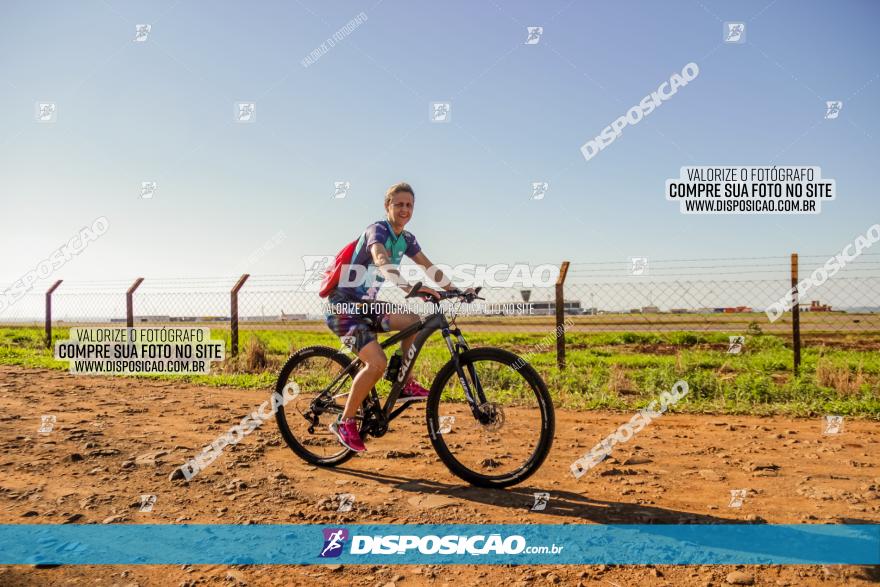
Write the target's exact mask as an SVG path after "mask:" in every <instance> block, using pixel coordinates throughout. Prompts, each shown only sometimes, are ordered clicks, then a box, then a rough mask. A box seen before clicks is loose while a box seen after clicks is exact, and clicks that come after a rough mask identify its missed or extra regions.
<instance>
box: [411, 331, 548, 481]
mask: <svg viewBox="0 0 880 587" xmlns="http://www.w3.org/2000/svg"><path fill="white" fill-rule="evenodd" d="M459 362H460V364H461V366H462V370H463V372H464V377H465V379H466V380H467V382H468V385H469V387H470V388H471V390H472V392H473V393H474V395H475V396H477V395H478V390H481V392H482V396H483V398H484V399H485V401H482V400H478V404H479V406H478V409H477V413H476V414H474V412H473V410H472V409H471V405H470V404H469V403H468V401H467V398H466V396H465V392H464V388H463V387H462V384H461V382H460V381H459V377H458V374H457V372H456V369H455V362H454V361H449V362H448V363H447V364H446V365H444V366H443V368H442V369H441V370H440V372H439V373H438V374H437V378H436V379H435V380H434V383H433V385H432V386H431V393H430V395H429V396H428V403H427V406H426V416H427V423H428V435H429V436H430V438H431V443H432V444H433V445H434V450H436V451H437V455H438V456H439V457H440V459H441V460H442V461H443V463H444V464H445V465H446V466H447V467H448V468H449V470H450V471H452V472H453V473H454V474H455V475H457V476H458V477H460V478H462V479H464V480H465V481H467V482H468V483H471V484H472V485H476V486H478V487H508V486H510V485H515V484H517V483H521V482H522V481H524V480H525V479H527V478H528V477H530V476H531V475H533V474H534V473H535V471H537V470H538V468H539V467H540V466H541V464H542V463H543V462H544V459H546V458H547V454H548V453H549V452H550V447H551V445H552V444H553V433H554V428H555V419H554V413H553V403H552V401H551V399H550V394H549V392H548V391H547V386H546V385H545V384H544V381H543V379H541V376H540V375H538V372H537V371H535V370H534V368H532V366H531V365H529V364H528V363H526V362H525V360H523V359H520V358H519V357H518V356H516V355H515V354H513V353H511V352H508V351H505V350H502V349H496V348H478V349H473V350H469V351H467V352H465V353H462V354H461V355H460V356H459Z"/></svg>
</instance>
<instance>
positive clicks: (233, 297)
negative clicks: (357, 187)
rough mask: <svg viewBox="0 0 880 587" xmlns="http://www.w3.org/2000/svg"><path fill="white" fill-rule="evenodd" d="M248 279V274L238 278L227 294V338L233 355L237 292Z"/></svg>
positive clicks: (236, 333) (236, 348) (236, 347)
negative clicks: (228, 312)
mask: <svg viewBox="0 0 880 587" xmlns="http://www.w3.org/2000/svg"><path fill="white" fill-rule="evenodd" d="M248 277H250V274H248V273H245V274H244V275H242V276H241V277H239V278H238V281H237V282H236V283H235V285H234V286H232V291H231V292H230V293H229V306H230V316H229V338H230V340H231V343H232V354H233V355H237V354H238V291H239V290H240V289H241V288H242V287H243V286H244V282H245V281H247V279H248Z"/></svg>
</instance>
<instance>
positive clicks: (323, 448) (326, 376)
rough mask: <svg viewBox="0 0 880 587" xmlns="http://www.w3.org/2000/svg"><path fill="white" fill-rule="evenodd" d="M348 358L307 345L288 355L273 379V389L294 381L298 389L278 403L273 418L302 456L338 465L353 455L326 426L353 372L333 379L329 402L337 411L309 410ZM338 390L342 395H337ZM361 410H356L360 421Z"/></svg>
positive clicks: (342, 400)
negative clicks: (294, 393) (284, 404)
mask: <svg viewBox="0 0 880 587" xmlns="http://www.w3.org/2000/svg"><path fill="white" fill-rule="evenodd" d="M350 363H351V359H350V358H349V357H347V356H346V355H344V354H342V353H341V352H339V351H337V350H336V349H332V348H330V347H323V346H313V347H307V348H304V349H302V350H300V351H297V352H296V353H295V354H294V355H293V356H291V357H290V358H289V359H288V360H287V363H285V365H284V367H282V368H281V372H280V373H279V374H278V381H277V382H276V383H275V391H276V392H277V393H279V394H281V393H283V390H284V388H285V386H287V385H288V384H289V383H296V384H297V385H298V386H299V389H300V392H299V395H298V396H297V397H296V399H294V400H292V401H291V402H289V403H288V404H287V405H286V406H279V407H278V411H277V412H276V413H275V420H276V422H277V423H278V429H279V431H280V432H281V436H282V438H284V442H286V443H287V446H289V447H290V449H291V450H292V451H293V452H295V453H296V454H297V455H298V456H299V457H300V458H302V459H303V460H305V461H307V462H309V463H312V464H313V465H320V466H325V467H333V466H336V465H340V464H342V463H344V462H345V461H347V460H349V459H350V458H351V457H353V456H354V452H353V451H350V450H348V449H347V448H345V447H344V446H342V445H341V444H340V443H339V441H338V440H337V439H336V436H335V435H334V434H333V433H332V432H330V430H329V428H328V426H329V425H330V423H331V422H332V421H333V420H335V419H336V417H337V415H338V414H339V413H341V412H342V408H343V407H344V406H345V401H346V400H347V399H348V393H349V392H350V391H351V380H352V378H353V377H354V373H348V374H346V376H345V378H343V379H342V380H341V381H339V382H337V384H336V385H335V386H334V391H333V393H334V394H336V397H334V398H332V400H331V402H330V403H331V404H332V407H333V408H334V409H336V410H337V411H325V410H320V411H319V412H320V413H317V412H315V411H313V406H312V402H313V401H314V400H315V398H317V397H318V396H319V395H320V394H321V393H322V392H323V391H324V390H326V389H327V387H328V386H330V384H331V383H332V382H333V380H334V379H336V377H337V376H338V375H339V374H340V372H341V371H342V370H343V369H345V368H346V367H348V365H349V364H350ZM340 394H342V395H340ZM361 415H362V410H358V419H359V421H360V422H359V423H360V424H361V425H362V423H363V418H361Z"/></svg>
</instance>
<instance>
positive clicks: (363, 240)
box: [336, 220, 422, 302]
mask: <svg viewBox="0 0 880 587" xmlns="http://www.w3.org/2000/svg"><path fill="white" fill-rule="evenodd" d="M376 243H380V244H382V245H384V246H385V248H386V249H387V250H388V254H389V255H390V256H391V263H393V264H394V265H399V264H400V261H401V260H402V259H403V256H404V255H406V256H407V257H410V258H412V256H413V255H415V254H417V253H418V252H419V251H421V250H422V247H421V246H419V242H418V241H417V240H416V237H415V236H414V235H413V234H412V233H410V232H407V231H405V230H404V231H403V232H401V233H400V235H399V236H398V235H396V234H394V231H393V230H391V225H390V224H389V223H388V221H387V220H379V221H378V222H374V223H373V224H371V225H369V226H368V227H367V229H366V230H365V231H364V232H363V234H361V237H360V238H359V239H358V242H357V245H356V246H355V249H354V254H353V255H352V258H351V263H350V265H351V266H352V268H351V269H349V270H348V275H346V272H345V271H343V272H342V276H341V277H340V286H339V287H337V288H336V293H338V294H340V295H341V296H343V297H345V298H347V299H349V300H357V301H365V302H367V301H373V300H375V299H376V296H377V295H378V294H379V288H380V287H382V282H383V281H385V276H384V275H382V272H381V271H379V268H378V267H376V265H375V263H373V255H372V253H370V247H372V246H373V245H374V244H376ZM364 268H366V272H365V273H364ZM359 271H360V272H361V273H363V275H364V277H363V278H362V279H358V278H357V277H358V276H357V274H358V272H359ZM345 283H354V284H355V285H352V286H343V285H342V284H345Z"/></svg>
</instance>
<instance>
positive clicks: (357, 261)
mask: <svg viewBox="0 0 880 587" xmlns="http://www.w3.org/2000/svg"><path fill="white" fill-rule="evenodd" d="M414 203H415V192H414V191H413V189H412V187H411V186H410V185H409V184H407V183H397V184H395V185H393V186H391V187H390V188H388V191H387V192H386V193H385V213H386V217H387V218H386V220H380V221H378V222H374V223H373V224H371V225H369V226H368V227H367V228H366V229H365V230H364V232H363V233H362V234H361V236H360V238H359V239H358V241H357V244H356V246H355V249H354V253H353V256H352V259H351V262H350V263H349V264H348V265H347V266H344V267H343V274H342V276H341V279H340V284H341V285H339V286H337V287H336V288H335V289H334V290H333V291H331V292H330V294H329V296H328V300H329V302H330V307H329V312H328V313H327V326H328V327H329V328H330V330H332V331H333V332H334V334H336V335H337V336H339V337H340V339H342V342H343V343H344V344H346V345H347V346H348V347H349V348H351V350H352V351H353V352H355V353H356V354H357V356H358V357H359V358H360V359H361V361H363V363H364V367H363V368H362V369H361V370H360V371H359V372H358V373H357V375H355V377H354V379H353V381H352V385H351V393H350V394H349V396H348V401H347V402H346V404H345V410H344V412H343V413H342V414H341V415H340V417H339V418H338V419H337V420H336V421H335V422H333V423H331V424H330V430H331V431H332V432H333V433H334V434H335V435H336V438H337V439H338V440H339V442H340V443H342V445H343V446H345V447H346V448H349V449H351V450H353V451H357V452H361V451H364V450H366V447H365V446H364V443H363V440H362V439H361V436H360V433H359V432H358V426H357V421H356V420H355V414H357V411H358V408H359V407H360V405H361V403H362V402H363V401H364V399H365V398H366V397H367V395H368V394H369V393H370V390H371V389H372V388H373V386H374V385H376V383H377V382H378V381H379V380H380V379H381V378H382V375H383V374H384V373H385V367H386V363H387V360H386V358H385V353H384V352H383V351H382V348H381V347H380V346H379V342H378V340H377V337H376V333H377V332H390V331H392V330H403V329H404V328H406V327H408V326H410V325H412V324H414V323H415V322H417V321H418V320H419V317H418V316H417V315H416V314H414V313H412V312H409V311H402V312H395V311H389V308H388V307H387V305H386V304H381V303H377V302H376V296H377V295H378V293H379V288H380V287H381V285H382V282H384V281H385V279H388V280H389V281H391V282H392V283H394V284H395V285H397V286H398V287H400V288H401V289H403V290H404V291H406V292H407V293H412V292H411V288H412V286H411V285H410V284H409V283H408V282H407V281H406V280H405V279H403V277H402V276H401V275H400V272H399V271H398V270H397V265H399V264H400V261H401V259H402V257H403V256H404V255H406V256H407V257H409V258H410V259H412V260H413V261H414V262H415V263H416V264H417V265H419V266H420V267H422V269H424V270H425V273H426V275H427V276H428V277H429V278H430V279H431V280H432V281H434V283H438V284H445V285H444V286H443V289H444V290H446V291H455V290H456V288H455V287H454V286H453V285H452V283H451V282H450V281H449V279H447V277H446V276H445V275H444V274H443V272H442V271H441V270H440V269H439V268H437V267H435V266H434V264H433V263H431V261H430V260H429V259H428V257H426V256H425V254H424V253H423V252H422V248H421V246H419V243H418V241H417V240H416V237H415V236H414V235H413V234H412V233H410V232H407V231H406V230H404V227H405V226H406V224H407V223H408V222H409V221H410V219H411V218H412V215H413V209H414ZM350 284H353V285H350ZM468 292H473V290H472V289H469V290H468ZM416 293H418V294H419V295H421V296H425V297H430V298H432V299H434V300H438V299H439V293H438V292H437V291H436V290H434V289H431V288H429V287H420V288H419V289H418V291H417V292H416ZM414 339H415V334H413V335H411V336H409V337H407V338H405V339H404V340H403V341H402V342H401V351H402V354H403V355H404V356H406V354H407V351H408V350H409V347H410V345H411V344H412V343H413V340H414ZM427 396H428V390H427V389H425V388H424V387H422V386H421V385H419V383H418V382H416V381H415V380H413V379H412V376H411V375H410V376H409V377H407V381H406V385H405V386H404V388H403V391H402V393H401V396H400V399H399V400H398V401H417V400H425V399H426V398H427Z"/></svg>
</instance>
